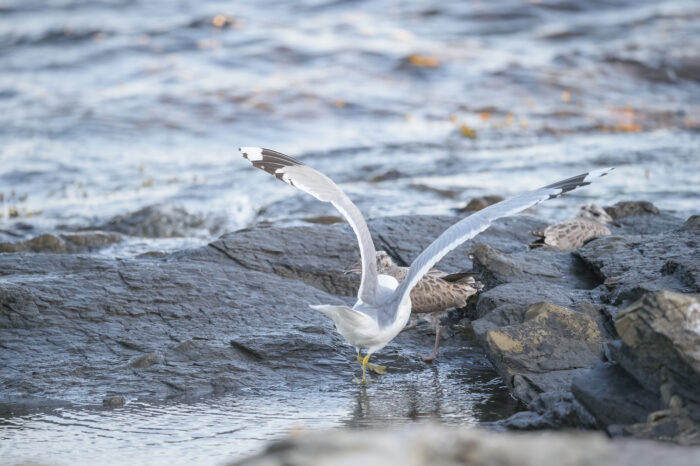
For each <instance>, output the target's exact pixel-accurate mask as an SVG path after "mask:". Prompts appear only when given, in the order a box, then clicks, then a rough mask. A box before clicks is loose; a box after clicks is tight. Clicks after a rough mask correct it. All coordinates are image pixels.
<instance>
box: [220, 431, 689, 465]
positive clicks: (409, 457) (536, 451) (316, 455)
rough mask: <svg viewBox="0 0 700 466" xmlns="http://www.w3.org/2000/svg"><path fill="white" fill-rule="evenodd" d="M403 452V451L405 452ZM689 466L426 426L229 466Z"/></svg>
mask: <svg viewBox="0 0 700 466" xmlns="http://www.w3.org/2000/svg"><path fill="white" fill-rule="evenodd" d="M407 446H409V447H408V448H407ZM669 461H672V462H673V464H674V465H676V466H695V465H696V464H698V462H700V451H698V450H697V449H688V448H682V447H678V446H673V445H660V444H658V443H654V442H645V441H639V440H630V439H625V440H620V441H615V442H613V441H611V440H610V439H608V438H606V437H605V436H604V435H601V434H599V433H588V432H585V433H584V432H577V433H549V432H548V433H526V434H523V433H520V434H512V433H495V432H487V431H484V430H481V429H474V428H465V427H462V428H459V427H448V426H438V425H431V424H423V425H412V426H409V427H405V428H403V429H401V430H386V429H384V430H377V431H366V430H359V431H357V430H351V431H349V430H345V431H342V430H334V431H329V432H322V433H318V432H314V433H313V434H312V433H308V434H302V435H296V436H294V437H291V438H288V439H285V440H282V441H278V442H276V443H273V444H272V445H270V446H269V447H268V448H267V450H266V451H264V452H262V453H260V454H259V455H256V456H254V457H252V458H249V459H245V460H242V461H239V462H236V463H233V464H235V465H237V466H263V465H264V466H277V465H279V466H282V465H285V466H296V465H300V466H301V465H303V466H315V465H347V464H362V465H366V466H375V465H377V466H378V465H431V466H443V465H444V466H448V465H449V466H451V465H454V464H466V465H500V466H516V465H517V466H522V465H532V466H548V465H557V466H558V465H562V464H566V465H569V466H588V465H591V464H618V465H630V466H631V465H635V466H646V465H649V466H656V465H658V464H667V463H668V462H669Z"/></svg>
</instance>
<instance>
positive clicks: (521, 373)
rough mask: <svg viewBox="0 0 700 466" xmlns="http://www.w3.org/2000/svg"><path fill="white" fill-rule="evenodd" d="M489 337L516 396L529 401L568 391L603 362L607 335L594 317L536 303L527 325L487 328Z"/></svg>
mask: <svg viewBox="0 0 700 466" xmlns="http://www.w3.org/2000/svg"><path fill="white" fill-rule="evenodd" d="M483 340H484V342H485V349H486V352H487V356H488V358H489V360H490V361H491V362H492V363H493V365H494V366H495V367H496V370H497V371H498V372H499V374H500V375H501V377H502V378H503V380H504V381H505V382H506V384H507V385H508V386H509V387H510V388H511V389H512V391H513V394H514V395H515V396H516V397H517V398H518V399H520V400H522V401H524V402H525V403H529V402H531V401H533V400H534V399H535V398H536V397H537V395H538V394H540V393H543V392H549V391H565V390H567V389H568V387H569V386H570V385H571V380H572V379H573V377H574V376H576V375H578V374H580V373H581V372H582V371H583V370H586V369H588V368H589V367H591V366H592V365H593V364H594V363H595V362H597V361H599V360H600V354H601V350H602V347H601V345H602V341H603V336H602V334H601V332H600V330H599V328H598V325H597V324H596V322H595V321H594V320H593V319H591V318H590V317H589V316H587V315H585V314H581V313H578V312H575V311H572V310H570V309H566V308H563V307H559V306H555V305H553V304H549V303H541V304H536V305H533V306H530V308H529V309H528V311H527V313H526V314H525V316H524V321H523V323H521V324H515V325H509V326H504V327H500V328H495V329H490V330H487V331H486V333H485V334H484V336H483Z"/></svg>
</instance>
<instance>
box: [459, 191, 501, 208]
mask: <svg viewBox="0 0 700 466" xmlns="http://www.w3.org/2000/svg"><path fill="white" fill-rule="evenodd" d="M503 200H504V199H503V196H499V195H497V194H492V195H486V196H479V197H475V198H472V199H470V200H469V202H467V204H466V205H465V206H464V207H461V208H460V209H459V212H476V211H477V210H481V209H485V208H486V207H488V206H490V205H493V204H496V203H497V202H501V201H503Z"/></svg>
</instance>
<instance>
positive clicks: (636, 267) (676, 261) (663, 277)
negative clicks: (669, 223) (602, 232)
mask: <svg viewBox="0 0 700 466" xmlns="http://www.w3.org/2000/svg"><path fill="white" fill-rule="evenodd" d="M697 241H698V240H697V234H696V233H695V232H694V231H693V230H692V229H689V228H688V227H685V229H682V228H679V229H675V230H672V231H669V232H665V233H662V234H653V235H629V236H616V235H613V236H606V237H603V238H599V239H597V240H595V241H592V242H590V243H588V244H586V245H585V246H583V248H581V249H580V250H579V251H577V252H576V253H575V254H577V255H578V256H579V257H580V258H581V259H583V261H585V262H586V263H587V264H588V265H589V266H590V267H591V270H592V271H593V272H594V273H596V274H597V275H598V276H599V277H600V279H601V281H603V283H604V285H605V286H604V287H601V288H600V291H601V299H602V300H603V302H606V303H609V304H611V305H613V306H616V307H618V306H625V305H627V304H629V303H631V302H633V301H636V300H637V299H639V298H640V297H641V296H642V295H643V294H644V293H645V292H647V291H661V290H672V291H678V292H681V293H698V292H700V248H698V247H697V244H698V243H697Z"/></svg>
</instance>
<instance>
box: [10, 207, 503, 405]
mask: <svg viewBox="0 0 700 466" xmlns="http://www.w3.org/2000/svg"><path fill="white" fill-rule="evenodd" d="M407 218H408V217H405V219H407ZM400 222H401V219H395V220H394V223H393V225H395V226H396V227H395V231H399V229H400V227H399V226H398V225H399V224H400ZM387 223H389V222H388V221H387V222H386V223H385V224H387ZM403 231H404V233H405V234H406V235H413V236H419V237H422V236H424V234H423V233H422V232H421V231H419V230H415V229H414V230H411V229H409V228H408V227H404V229H403ZM282 244H284V246H285V247H284V249H282ZM309 244H313V245H314V247H313V248H310V247H309ZM357 256H358V252H357V247H356V245H355V239H354V236H353V235H352V233H351V231H350V230H349V227H348V226H347V225H343V224H339V225H316V226H313V227H294V228H264V227H261V228H256V229H253V230H242V231H240V232H236V233H233V234H229V235H226V236H224V237H222V238H221V239H220V240H218V241H215V242H213V243H212V244H210V245H208V246H206V247H201V248H197V249H192V250H183V251H178V252H175V253H172V254H167V255H163V254H145V255H140V256H137V257H133V258H127V259H114V258H108V257H103V256H98V255H79V254H33V253H8V254H0V275H2V280H0V366H1V367H2V368H3V370H2V371H0V386H2V387H3V389H2V390H1V391H0V406H2V403H5V402H7V403H9V405H12V406H19V405H20V404H21V401H20V400H23V399H27V400H30V399H36V400H42V399H43V400H46V402H47V403H49V404H50V403H52V400H61V401H63V402H65V401H77V402H80V403H93V404H101V403H102V400H104V399H105V398H109V397H117V396H122V397H124V398H125V399H126V400H130V399H134V398H141V399H163V398H167V397H177V398H190V397H199V396H203V395H209V394H219V393H224V392H229V391H237V390H246V389H249V388H251V387H260V386H269V387H272V386H274V387H280V386H282V387H284V386H289V387H293V388H294V389H300V390H304V389H309V388H313V389H319V387H320V389H329V388H328V387H335V388H337V387H338V386H343V387H347V385H348V384H349V381H350V380H351V379H352V377H353V376H354V375H356V374H357V371H358V364H357V362H356V361H355V355H354V349H352V348H351V347H349V346H348V345H347V344H346V343H345V342H344V340H343V339H342V338H341V337H340V336H339V335H337V333H336V331H335V328H334V325H333V323H332V322H331V321H330V320H328V319H327V318H326V317H324V316H322V315H320V314H319V313H317V312H314V311H312V310H311V309H309V307H308V305H309V304H318V303H338V304H340V303H345V304H352V303H353V302H354V298H352V297H350V296H342V295H341V294H343V293H350V292H351V291H352V290H351V289H350V287H351V286H356V285H354V284H352V283H349V282H345V283H344V282H342V281H340V280H343V279H344V277H345V276H344V275H342V272H341V271H342V269H343V268H344V267H345V266H346V265H347V264H348V263H350V262H352V261H354V260H356V259H357V258H358V257H357ZM323 267H327V269H326V270H322V268H323ZM336 271H337V272H336ZM324 275H325V276H326V277H328V276H329V275H330V276H337V278H338V281H337V282H333V281H332V280H329V279H328V278H326V279H323V278H322V277H324ZM307 283H308V284H307ZM309 284H311V285H313V286H310V285H309ZM341 285H342V286H341ZM343 286H345V288H343ZM326 290H328V291H331V292H332V293H329V292H328V291H326ZM333 293H337V294H333ZM419 330H420V329H419ZM447 333H449V332H447ZM433 338H434V337H432V336H430V335H426V334H425V332H421V331H414V332H406V333H405V334H402V335H401V336H400V337H399V338H398V339H397V342H398V343H397V344H394V345H393V346H390V347H387V348H386V349H385V350H384V351H382V353H381V356H379V357H380V358H383V363H387V361H389V362H388V364H389V365H390V366H391V369H392V371H393V373H408V372H411V371H414V370H416V369H425V365H424V364H423V363H422V362H421V361H420V360H419V359H418V358H417V357H416V354H417V353H418V352H419V351H425V350H426V347H430V346H431V345H432V339H433ZM455 340H459V337H458V338H454V337H453V338H450V339H447V340H446V341H445V342H443V346H444V348H445V353H444V354H445V357H446V358H451V359H452V360H455V361H460V360H463V362H464V364H465V365H466V364H471V365H474V361H475V360H476V361H478V364H480V365H482V366H484V370H486V371H487V372H488V373H489V376H488V377H491V378H493V377H494V376H495V373H493V372H492V370H491V368H490V367H488V363H487V361H485V359H483V357H482V356H481V355H480V354H478V353H477V354H474V353H473V352H472V353H469V354H465V353H464V350H463V347H464V341H463V340H462V341H461V342H460V341H455ZM461 358H464V359H461ZM475 358H476V359H475ZM379 361H382V359H380V360H379ZM380 363H382V362H380ZM489 380H490V379H489ZM319 381H322V382H319ZM353 387H354V386H353ZM407 409H408V408H407Z"/></svg>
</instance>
